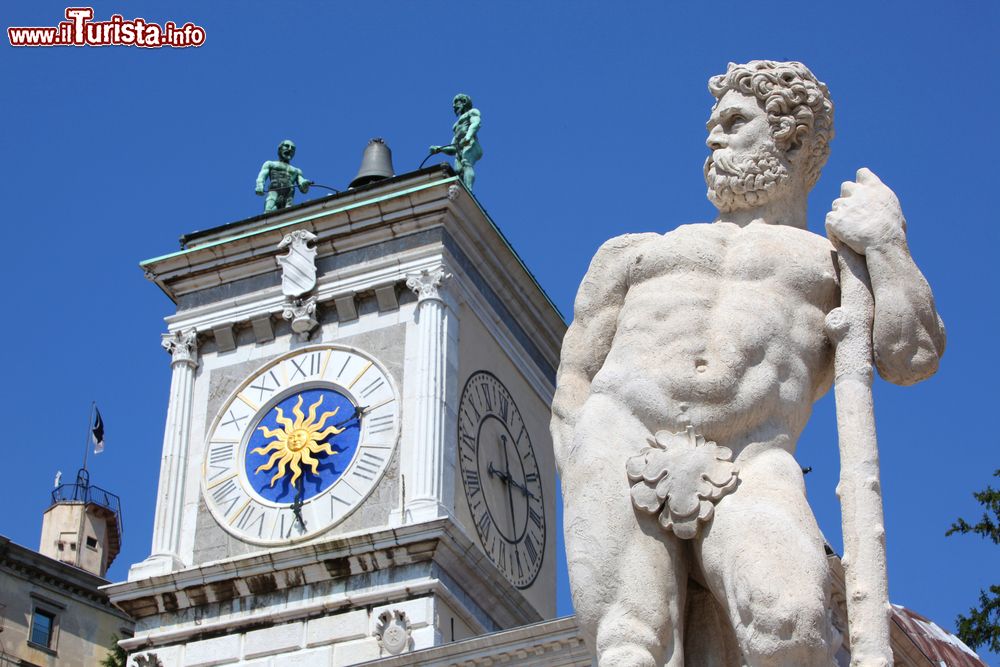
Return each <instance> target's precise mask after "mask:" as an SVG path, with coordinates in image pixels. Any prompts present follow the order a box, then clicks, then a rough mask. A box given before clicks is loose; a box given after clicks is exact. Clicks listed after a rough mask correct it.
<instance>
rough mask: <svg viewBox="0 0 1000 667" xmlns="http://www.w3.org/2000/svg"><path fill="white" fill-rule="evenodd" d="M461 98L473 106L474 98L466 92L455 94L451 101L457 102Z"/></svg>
mask: <svg viewBox="0 0 1000 667" xmlns="http://www.w3.org/2000/svg"><path fill="white" fill-rule="evenodd" d="M459 100H461V101H463V102H465V103H467V104H468V105H469V106H470V107H471V106H472V98H471V97H469V96H468V95H466V94H465V93H459V94H458V95H455V99H453V100H452V101H451V103H452V104H454V103H455V102H458V101H459Z"/></svg>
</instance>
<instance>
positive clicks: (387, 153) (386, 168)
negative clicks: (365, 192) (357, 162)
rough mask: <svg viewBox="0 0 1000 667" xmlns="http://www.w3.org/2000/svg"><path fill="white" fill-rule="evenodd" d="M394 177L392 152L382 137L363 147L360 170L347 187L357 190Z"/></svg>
mask: <svg viewBox="0 0 1000 667" xmlns="http://www.w3.org/2000/svg"><path fill="white" fill-rule="evenodd" d="M395 175H396V172H394V171H393V170H392V151H391V150H389V147H388V146H386V145H385V140H383V139H382V137H375V138H374V139H372V140H371V141H369V142H368V145H367V146H365V152H364V154H363V155H362V156H361V168H360V169H358V175H357V176H355V177H354V180H353V181H351V184H350V185H349V186H348V187H352V188H359V187H361V186H362V185H368V184H369V183H373V182H375V181H381V180H382V179H383V178H392V177H393V176H395Z"/></svg>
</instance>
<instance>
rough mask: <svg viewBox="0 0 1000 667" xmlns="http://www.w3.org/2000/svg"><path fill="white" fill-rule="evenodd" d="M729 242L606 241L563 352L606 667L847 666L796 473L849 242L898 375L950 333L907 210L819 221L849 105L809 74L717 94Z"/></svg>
mask: <svg viewBox="0 0 1000 667" xmlns="http://www.w3.org/2000/svg"><path fill="white" fill-rule="evenodd" d="M709 89H710V91H711V93H712V95H713V96H714V97H715V100H716V101H715V105H714V107H713V109H712V112H711V116H710V117H709V121H708V130H709V134H708V141H707V144H708V148H709V151H710V154H709V157H708V160H707V161H706V163H705V180H706V182H707V184H708V197H709V199H710V200H711V201H712V203H713V204H714V205H715V206H716V207H717V208H718V210H719V214H718V217H717V218H716V219H715V220H714V221H713V222H712V223H698V224H687V225H681V226H680V227H677V228H676V229H674V230H673V231H670V232H667V233H666V234H652V233H650V234H628V235H625V236H621V237H618V238H614V239H611V240H610V241H608V242H606V243H605V244H604V245H603V246H602V247H601V248H600V250H598V252H597V255H596V256H595V257H594V259H593V261H592V262H591V265H590V269H589V270H588V272H587V275H586V276H585V278H584V279H583V282H582V284H581V285H580V289H579V293H578V295H577V298H576V304H575V310H574V320H573V323H572V325H571V326H570V328H569V330H568V332H567V333H566V338H565V341H564V343H563V347H562V359H561V362H560V366H559V373H558V378H557V388H556V394H555V397H554V400H553V405H552V411H553V417H552V436H553V443H554V447H555V455H556V462H557V464H558V466H559V471H560V475H561V478H562V484H563V497H564V502H565V515H564V523H565V531H566V550H567V559H568V563H569V574H570V582H571V588H572V592H573V602H574V606H575V609H576V614H577V619H578V622H579V624H580V627H581V629H582V632H583V634H584V638H585V640H586V641H587V644H588V646H589V648H590V649H591V651H592V652H593V654H594V655H595V656H596V657H597V660H598V664H599V665H600V667H612V666H622V667H624V666H628V667H661V666H663V665H669V666H671V667H680V666H682V665H733V666H739V665H747V666H749V667H778V666H784V667H791V666H793V665H794V666H796V667H813V666H815V667H819V666H821V665H822V666H823V667H830V666H831V665H833V664H835V663H834V654H835V652H836V650H837V648H838V647H839V643H840V642H839V639H838V638H837V635H836V632H835V631H834V630H833V628H832V626H831V601H830V578H829V572H828V566H827V560H826V554H825V551H824V540H823V537H822V535H821V534H820V531H819V528H818V526H817V524H816V521H815V519H814V517H813V514H812V512H811V510H810V508H809V505H808V503H807V501H806V495H805V485H804V483H803V478H802V471H801V468H800V467H799V465H798V463H797V462H796V461H795V458H794V456H793V454H794V451H795V444H796V441H797V439H798V437H799V434H800V433H801V432H802V429H803V428H804V427H805V425H806V422H807V421H808V419H809V415H810V412H811V409H812V404H813V402H814V401H816V400H817V399H818V398H820V397H821V396H822V395H824V394H825V393H826V392H827V391H828V390H829V388H830V386H831V383H832V380H833V350H834V347H833V345H832V343H831V340H830V339H829V338H828V335H827V332H826V331H825V318H826V315H827V314H828V313H829V312H830V311H831V310H833V309H834V308H836V307H837V306H838V304H839V303H840V287H839V280H840V278H839V275H838V266H837V259H836V254H835V247H834V244H833V241H835V242H836V243H837V244H845V245H846V246H848V247H849V248H850V249H852V250H854V251H855V252H856V253H859V254H861V255H864V256H865V260H866V262H867V266H868V271H869V274H870V276H871V284H872V290H873V293H874V300H875V312H874V325H873V331H872V342H873V345H874V353H875V361H876V365H877V368H878V371H879V373H880V374H881V375H882V377H883V378H885V379H886V380H889V381H890V382H894V383H896V384H910V383H914V382H917V381H919V380H922V379H924V378H926V377H928V376H930V375H931V374H932V373H934V371H935V370H936V369H937V366H938V360H939V358H940V356H941V354H942V353H943V351H944V345H945V335H944V328H943V326H942V324H941V320H940V319H939V318H938V315H937V312H936V310H935V307H934V300H933V297H932V295H931V291H930V288H929V287H928V285H927V282H926V280H924V277H923V275H921V273H920V271H919V270H918V269H917V267H916V265H915V264H914V262H913V260H912V259H911V257H910V253H909V249H908V246H907V241H906V226H905V222H904V220H903V215H902V212H901V210H900V207H899V202H898V201H897V199H896V196H895V195H894V194H893V193H892V191H891V190H889V188H887V187H886V186H885V185H883V184H882V182H881V181H880V180H879V179H878V177H876V176H875V174H873V173H872V172H870V171H868V170H867V169H862V170H860V171H859V172H858V178H857V181H856V182H848V183H845V184H844V185H843V188H842V190H841V197H840V198H839V199H837V200H836V201H835V202H834V203H833V210H832V211H831V212H830V214H829V215H828V216H827V221H826V223H827V234H828V237H829V238H825V237H823V236H820V235H818V234H814V233H812V232H809V231H807V229H806V203H807V197H808V194H809V190H810V189H811V188H812V187H813V185H815V183H816V181H817V180H818V178H819V174H820V170H821V169H822V167H823V165H824V163H825V162H826V159H827V157H828V155H829V142H830V140H831V138H832V137H833V104H832V102H831V101H830V97H829V93H828V91H827V87H826V86H825V85H824V84H823V83H821V82H820V81H818V80H817V79H816V77H815V76H813V74H812V73H811V72H810V71H809V70H808V68H806V67H805V66H804V65H802V64H801V63H797V62H771V61H753V62H749V63H747V64H745V65H734V64H730V66H729V69H728V71H727V72H726V73H725V74H722V75H720V76H716V77H713V78H712V79H711V81H710V82H709Z"/></svg>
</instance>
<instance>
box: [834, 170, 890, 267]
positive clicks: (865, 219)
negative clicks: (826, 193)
mask: <svg viewBox="0 0 1000 667" xmlns="http://www.w3.org/2000/svg"><path fill="white" fill-rule="evenodd" d="M826 232H827V235H829V236H830V237H833V238H836V239H837V240H839V241H841V242H843V243H844V244H846V245H847V247H848V248H850V249H851V250H853V251H854V252H856V253H858V254H859V255H865V254H867V253H868V250H869V249H871V248H877V247H880V246H884V245H887V244H892V243H897V242H900V241H903V240H905V239H906V220H905V219H904V218H903V210H902V209H901V208H900V206H899V199H897V198H896V193H894V192H893V191H892V190H890V189H889V188H888V186H886V185H885V184H884V183H883V182H882V181H881V180H880V179H879V177H878V176H876V175H875V174H874V173H873V172H872V171H871V170H870V169H867V168H865V167H862V168H861V169H858V175H857V179H856V180H855V181H845V182H844V184H843V185H842V186H841V188H840V197H839V198H837V199H835V200H834V201H833V206H832V208H831V210H830V212H829V213H827V214H826Z"/></svg>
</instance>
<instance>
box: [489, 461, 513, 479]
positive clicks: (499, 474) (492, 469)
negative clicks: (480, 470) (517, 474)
mask: <svg viewBox="0 0 1000 667" xmlns="http://www.w3.org/2000/svg"><path fill="white" fill-rule="evenodd" d="M489 473H490V477H493V476H494V475H496V476H497V477H499V478H500V480H501V481H502V482H503V483H504V484H510V482H511V479H510V475H508V474H507V473H505V472H503V471H502V470H498V469H496V468H495V467H493V461H490V467H489Z"/></svg>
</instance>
